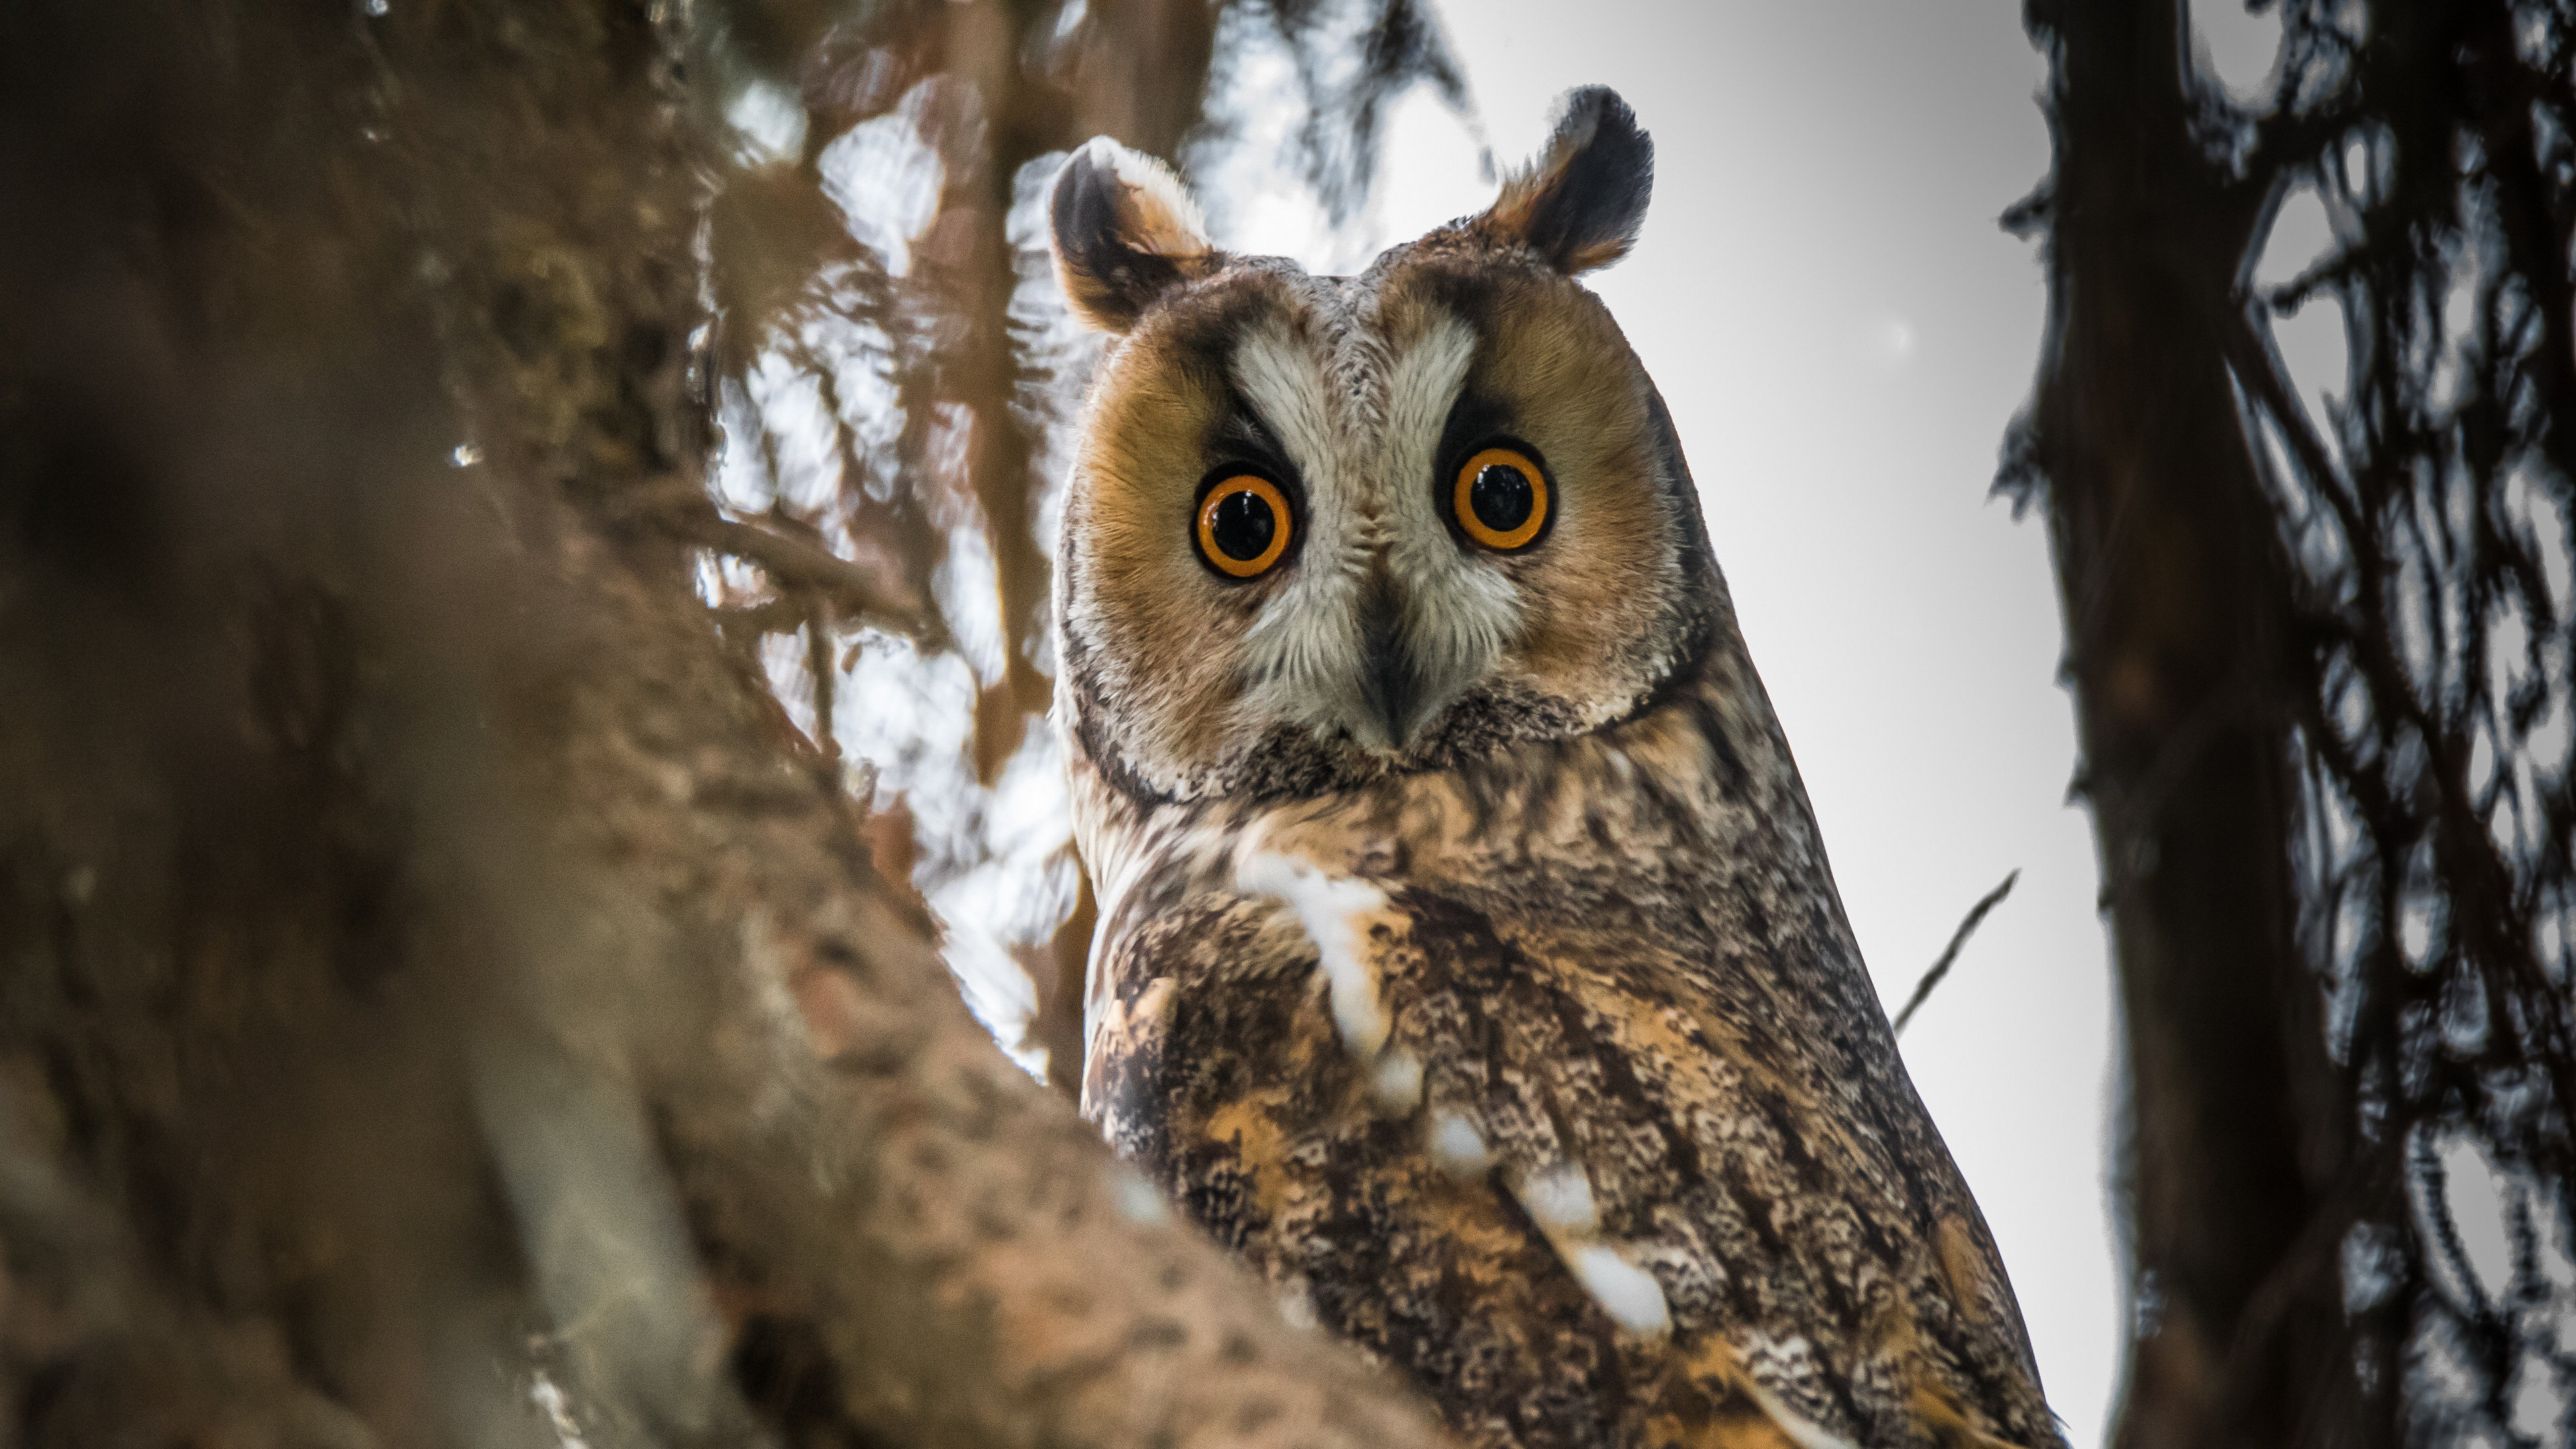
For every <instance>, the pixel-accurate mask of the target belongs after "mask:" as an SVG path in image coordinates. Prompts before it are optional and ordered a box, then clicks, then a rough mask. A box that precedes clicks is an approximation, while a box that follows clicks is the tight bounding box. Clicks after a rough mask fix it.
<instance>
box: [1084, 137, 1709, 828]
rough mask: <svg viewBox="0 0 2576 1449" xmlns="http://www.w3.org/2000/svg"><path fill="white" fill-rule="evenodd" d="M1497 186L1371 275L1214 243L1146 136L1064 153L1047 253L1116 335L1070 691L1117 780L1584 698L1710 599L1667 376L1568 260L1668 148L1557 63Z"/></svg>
mask: <svg viewBox="0 0 2576 1449" xmlns="http://www.w3.org/2000/svg"><path fill="white" fill-rule="evenodd" d="M1560 116H1561V118H1560V120H1559V122H1558V124H1557V127H1556V130H1555V134H1554V137H1553V139H1552V140H1551V141H1550V143H1549V145H1548V147H1547V149H1546V151H1545V152H1544V153H1543V154H1542V155H1541V156H1539V157H1538V158H1537V160H1536V161H1535V162H1533V163H1532V164H1531V165H1530V166H1529V167H1528V168H1527V169H1526V170H1523V171H1521V172H1518V173H1516V174H1514V175H1512V176H1510V177H1509V178H1508V179H1507V180H1506V181H1505V183H1504V185H1503V188H1502V193H1501V195H1500V197H1499V198H1498V199H1497V200H1496V201H1495V202H1494V204H1493V206H1492V207H1491V208H1489V209H1487V210H1486V211H1485V212H1483V213H1482V214H1480V215H1478V216H1474V217H1470V218H1467V219H1464V220H1461V221H1456V222H1452V223H1450V224H1449V225H1447V226H1444V227H1442V228H1440V229H1439V230H1437V231H1434V232H1432V233H1431V234H1429V235H1428V236H1425V237H1422V238H1420V239H1419V240H1416V241H1413V242H1409V243H1407V244H1405V245H1402V246H1399V247H1396V248H1394V249H1392V250H1390V251H1388V252H1386V253H1385V254H1384V255H1382V256H1380V257H1379V258H1378V259H1377V260H1376V261H1375V262H1374V263H1373V264H1371V265H1370V267H1369V269H1368V270H1367V271H1366V272H1365V273H1363V274H1361V275H1359V276H1356V277H1316V276H1310V275H1308V274H1306V273H1305V272H1304V271H1302V270H1300V269H1299V268H1298V267H1297V266H1296V265H1295V264H1294V263H1291V262H1288V261H1285V260H1282V259H1280V258H1276V257H1242V256H1231V255H1228V254H1226V253H1223V252H1221V251H1218V250H1217V249H1216V248H1215V247H1213V246H1212V245H1211V244H1210V243H1209V241H1208V238H1207V235H1206V231H1205V229H1204V226H1203V224H1202V223H1201V221H1200V220H1199V215H1198V208H1197V207H1196V205H1195V204H1193V202H1192V201H1191V199H1190V197H1189V195H1188V194H1187V192H1186V191H1185V190H1184V189H1183V188H1182V186H1181V184H1180V183H1179V181H1178V180H1177V179H1175V178H1174V177H1173V176H1172V174H1171V173H1170V172H1169V171H1167V170H1165V169H1164V168H1163V167H1162V166H1161V165H1159V164H1158V163H1156V162H1154V161H1152V160H1150V159H1148V158H1145V157H1142V156H1138V155H1136V154H1134V153H1132V152H1129V151H1126V150H1124V149H1123V148H1121V147H1119V146H1117V145H1115V144H1113V143H1111V142H1109V141H1107V140H1098V141H1094V142H1092V143H1091V144H1090V145H1089V146H1087V147H1085V148H1084V149H1082V150H1080V151H1077V152H1076V153H1074V155H1073V157H1072V159H1071V160H1069V161H1068V162H1066V164H1065V167H1064V171H1063V173H1062V175H1061V176H1060V177H1059V178H1058V180H1057V182H1056V187H1055V193H1054V197H1053V203H1052V224H1053V231H1054V240H1055V255H1056V264H1057V270H1058V274H1059V276H1060V278H1061V280H1062V282H1063V284H1064V291H1065V296H1066V297H1067V299H1068V300H1069V301H1070V302H1071V304H1072V306H1073V309H1074V311H1075V312H1076V314H1077V315H1079V316H1080V317H1081V318H1083V319H1084V320H1085V321H1086V322H1088V323H1090V324H1091V325H1093V326H1095V327H1099V328H1101V329H1104V330H1106V331H1108V332H1111V333H1114V334H1117V337H1116V341H1115V343H1114V345H1113V346H1112V347H1111V348H1110V349H1109V351H1108V353H1107V355H1106V357H1105V358H1104V359H1103V361H1102V364H1101V368H1100V371H1099V373H1098V375H1097V376H1096V378H1095V380H1094V382H1093V385H1092V392H1091V397H1090V400H1089V403H1088V405H1087V407H1086V409H1085V413H1084V417H1083V423H1082V429H1081V435H1080V439H1079V446H1078V449H1077V453H1076V457H1075V461H1074V464H1073V471H1072V478H1071V484H1070V492H1069V496H1068V500H1067V504H1066V508H1065V512H1064V534H1063V539H1062V546H1061V548H1060V549H1059V551H1058V559H1059V573H1058V583H1057V598H1056V604H1057V620H1058V628H1059V634H1058V639H1059V642H1060V656H1059V668H1060V669H1061V670H1062V671H1063V674H1062V679H1063V685H1062V692H1061V694H1060V703H1059V708H1060V709H1062V710H1063V711H1064V712H1065V714H1066V722H1067V724H1068V725H1069V727H1070V728H1071V729H1072V730H1073V731H1074V733H1075V736H1076V739H1077V740H1078V742H1079V744H1080V746H1081V748H1082V750H1083V753H1084V754H1086V755H1087V756H1088V757H1089V758H1090V759H1091V760H1092V762H1093V763H1094V764H1095V765H1097V766H1098V767H1100V769H1101V770H1102V772H1103V774H1104V775H1105V776H1106V777H1108V778H1109V779H1110V780H1111V781H1112V782H1114V783H1116V784H1117V785H1119V786H1120V788H1122V789H1124V790H1126V791H1128V792H1130V793H1135V794H1142V795H1147V796H1150V797H1155V798H1164V799H1192V798H1204V797H1209V796H1217V795H1238V794H1248V795H1255V796H1262V797H1276V796H1282V795H1307V794H1314V793H1319V792H1323V791H1328V790H1334V789H1341V788H1348V787H1350V786H1353V785H1356V784H1360V783H1364V782H1366V781H1369V780H1372V779H1377V778H1383V777H1384V776H1386V775H1388V774H1391V773H1402V772H1409V771H1417V770H1424V769H1447V768H1455V767H1457V766H1460V765H1462V764H1466V763H1469V762H1472V761H1473V760H1475V759H1478V758H1480V757H1484V756H1490V755H1492V754H1495V753H1497V752H1500V751H1503V750H1508V749H1512V748H1515V747H1518V746H1520V745H1522V744H1525V743H1526V742H1528V741H1531V740H1536V739H1546V738H1554V737H1562V736H1567V735H1574V734H1580V733H1584V732H1586V731H1590V730H1595V729H1598V728H1601V727H1602V726H1604V725H1606V724H1610V723H1612V722H1614V721H1617V720H1619V719H1622V718H1624V717H1626V716H1628V715H1630V714H1633V713H1635V712H1636V711H1638V710H1640V709H1641V708H1643V707H1645V706H1646V705H1647V704H1648V703H1649V702H1650V701H1651V700H1652V699H1653V698H1654V697H1655V695H1656V693H1657V690H1658V689H1659V687H1660V686H1662V685H1663V684H1664V683H1665V681H1666V680H1667V679H1669V678H1671V677H1673V676H1674V675H1675V674H1676V673H1677V672H1679V671H1683V670H1686V669H1689V668H1690V667H1691V666H1692V665H1693V664H1694V663H1695V662H1696V660H1697V657H1698V656H1699V654H1700V653H1701V652H1702V650H1703V648H1704V647H1705V638H1706V635H1707V632H1708V629H1709V627H1710V620H1711V618H1712V616H1713V612H1714V611H1715V610H1716V609H1718V608H1720V607H1722V606H1721V605H1718V604H1717V603H1716V602H1715V601H1716V600H1718V599H1719V598H1721V597H1722V586H1721V585H1720V584H1719V582H1718V579H1717V574H1716V570H1715V566H1714V565H1713V563H1712V562H1711V561H1710V558H1709V551H1708V544H1707V537H1706V532H1705V530H1704V528H1703V526H1702V524H1701V521H1700V514H1699V503H1698V498H1697V495H1696V493H1695V492H1694V490H1693V489H1692V487H1691V482H1690V478H1689V474H1688V472H1687V470H1686V469H1685V467H1684V465H1683V462H1682V457H1681V450H1680V447H1679V446H1678V444H1677V443H1676V441H1675V439H1674V436H1673V429H1672V423H1671V420H1670V419H1669V418H1668V417H1667V416H1666V414H1665V411H1664V407H1663V404H1662V400H1661V399H1660V398H1659V397H1658V396H1657V395H1656V392H1655V388H1654V384H1653V382H1652V381H1651V380H1650V379H1649V378H1648V377H1647V376H1646V373H1645V370H1644V369H1643V368H1642V367H1641V366H1640V365H1639V364H1638V361H1637V357H1636V354H1635V353H1634V352H1632V351H1631V350H1630V349H1629V347H1628V343H1627V340H1626V339H1625V338H1624V337H1622V336H1621V335H1620V332H1619V328H1618V326H1617V324H1615V323H1613V322H1612V321H1611V319H1610V314H1609V312H1608V310H1607V309H1605V308H1604V307H1603V306H1602V305H1601V302H1600V300H1599V299H1598V298H1596V297H1595V296H1594V295H1593V294H1592V293H1591V292H1590V291H1589V290H1587V289H1586V288H1585V287H1584V286H1583V285H1582V284H1581V283H1579V282H1577V281H1576V280H1575V278H1576V277H1578V276H1579V275H1580V274H1582V273H1584V272H1586V271H1589V270H1591V269H1593V268H1596V267H1601V266H1606V265H1608V264H1609V263H1611V262H1614V261H1616V260H1618V259H1619V258H1620V257H1621V256H1622V255H1624V254H1625V253H1626V252H1627V250H1628V248H1629V246H1630V244H1631V243H1632V242H1633V241H1634V240H1635V239H1636V235H1637V229H1638V225H1639V223H1640V222H1641V221H1642V220H1643V218H1644V214H1645V209H1646V197H1647V192H1648V189H1649V186H1650V182H1651V177H1652V163H1653V147H1652V144H1651V143H1650V142H1649V141H1648V139H1647V137H1646V135H1645V133H1644V132H1642V131H1640V130H1638V129H1637V125H1636V120H1635V117H1634V116H1632V115H1631V114H1630V112H1629V110H1628V107H1627V106H1626V105H1625V104H1623V103H1622V102H1621V101H1620V100H1619V98H1618V97H1617V96H1616V95H1614V94H1612V93H1611V92H1609V91H1607V90H1599V89H1593V90H1583V91H1576V92H1574V93H1572V94H1571V95H1569V96H1567V97H1566V99H1565V101H1564V102H1563V103H1562V105H1561V108H1560Z"/></svg>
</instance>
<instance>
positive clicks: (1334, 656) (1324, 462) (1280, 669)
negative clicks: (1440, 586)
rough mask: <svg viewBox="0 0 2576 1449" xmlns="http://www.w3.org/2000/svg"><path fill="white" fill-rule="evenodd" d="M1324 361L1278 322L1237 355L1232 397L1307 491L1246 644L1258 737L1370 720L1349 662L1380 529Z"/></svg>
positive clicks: (1246, 721)
mask: <svg viewBox="0 0 2576 1449" xmlns="http://www.w3.org/2000/svg"><path fill="white" fill-rule="evenodd" d="M1325 361H1326V360H1325V359H1324V358H1321V357H1318V356H1316V355H1315V353H1314V352H1313V350H1311V349H1309V348H1307V347H1304V346H1301V345H1299V343H1298V342H1297V340H1296V338H1295V337H1293V336H1292V335H1291V334H1290V333H1289V331H1288V329H1287V327H1286V326H1284V325H1282V324H1280V323H1276V322H1273V323H1269V324H1267V325H1264V326H1261V327H1257V328H1255V329H1253V330H1252V331H1251V332H1250V333H1249V334H1248V335H1247V336H1246V337H1245V338H1244V340H1243V342H1242V344H1241V345H1240V346H1238V347H1237V348H1236V349H1235V352H1234V366H1233V372H1234V385H1235V387H1236V388H1237V389H1238V390H1239V391H1241V392H1242V394H1243V396H1244V397H1245V399H1246V400H1247V401H1249V402H1250V403H1251V404H1252V408H1253V411H1254V412H1255V413H1257V414H1259V415H1260V418H1261V421H1262V423H1263V424H1264V425H1265V426H1267V427H1268V428H1269V429H1270V431H1271V433H1272V435H1273V436H1275V437H1277V438H1278V439H1279V442H1280V445H1281V446H1283V447H1285V448H1286V449H1287V450H1288V455H1289V461H1290V462H1292V463H1294V464H1296V466H1297V470H1298V473H1299V475H1300V476H1301V477H1302V478H1303V479H1304V481H1305V485H1306V517H1305V520H1304V524H1305V528H1306V541H1305V544H1304V545H1303V548H1302V551H1301V552H1300V554H1299V556H1298V564H1297V568H1296V571H1295V573H1294V574H1293V575H1292V576H1291V577H1290V578H1289V579H1288V580H1287V581H1286V586H1285V587H1283V588H1282V589H1281V590H1280V591H1279V592H1278V593H1277V594H1276V595H1275V596H1273V597H1272V598H1271V599H1270V600H1269V602H1268V603H1266V604H1264V605H1263V606H1262V609H1261V614H1260V616H1259V617H1258V618H1257V619H1255V620H1254V621H1253V625H1252V631H1251V633H1250V635H1249V636H1248V637H1247V639H1246V640H1245V643H1246V646H1247V649H1248V652H1249V658H1248V660H1247V662H1246V666H1245V678H1246V680H1247V681H1248V684H1249V687H1248V688H1247V689H1246V690H1245V691H1244V696H1243V702H1242V704H1241V705H1240V706H1239V708H1238V724H1239V726H1241V727H1243V728H1245V729H1247V730H1249V731H1251V732H1255V733H1257V732H1258V731H1259V729H1260V728H1261V727H1262V726H1263V725H1265V724H1267V723H1269V722H1271V721H1274V720H1287V721H1293V722H1296V723H1299V724H1305V725H1309V726H1313V727H1318V728H1331V727H1333V726H1336V725H1341V724H1345V723H1347V722H1349V721H1351V720H1353V719H1357V718H1360V717H1362V716H1364V715H1365V714H1366V713H1367V711H1366V707H1365V702H1364V700H1363V697H1362V695H1361V693H1360V687H1361V685H1360V675H1359V671H1358V670H1357V669H1356V668H1355V667H1353V661H1355V660H1357V659H1358V658H1359V656H1360V650H1361V645H1360V617H1359V594H1360V587H1361V583H1362V581H1363V579H1364V578H1365V576H1366V573H1367V569H1368V557H1369V552H1370V549H1371V546H1372V543H1373V534H1374V528H1373V526H1372V524H1373V521H1372V519H1371V518H1370V516H1369V513H1368V511H1367V509H1366V506H1365V504H1366V498H1365V488H1364V485H1363V484H1362V481H1361V479H1360V477H1359V470H1358V469H1356V468H1353V467H1351V466H1350V463H1351V457H1350V449H1349V447H1348V446H1347V444H1346V442H1345V436H1346V433H1347V431H1348V430H1347V427H1346V426H1345V420H1344V419H1342V418H1339V417H1336V416H1335V409H1334V407H1333V403H1332V399H1331V395H1330V392H1329V390H1328V388H1327V385H1326V381H1325V374H1324V367H1325Z"/></svg>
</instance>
